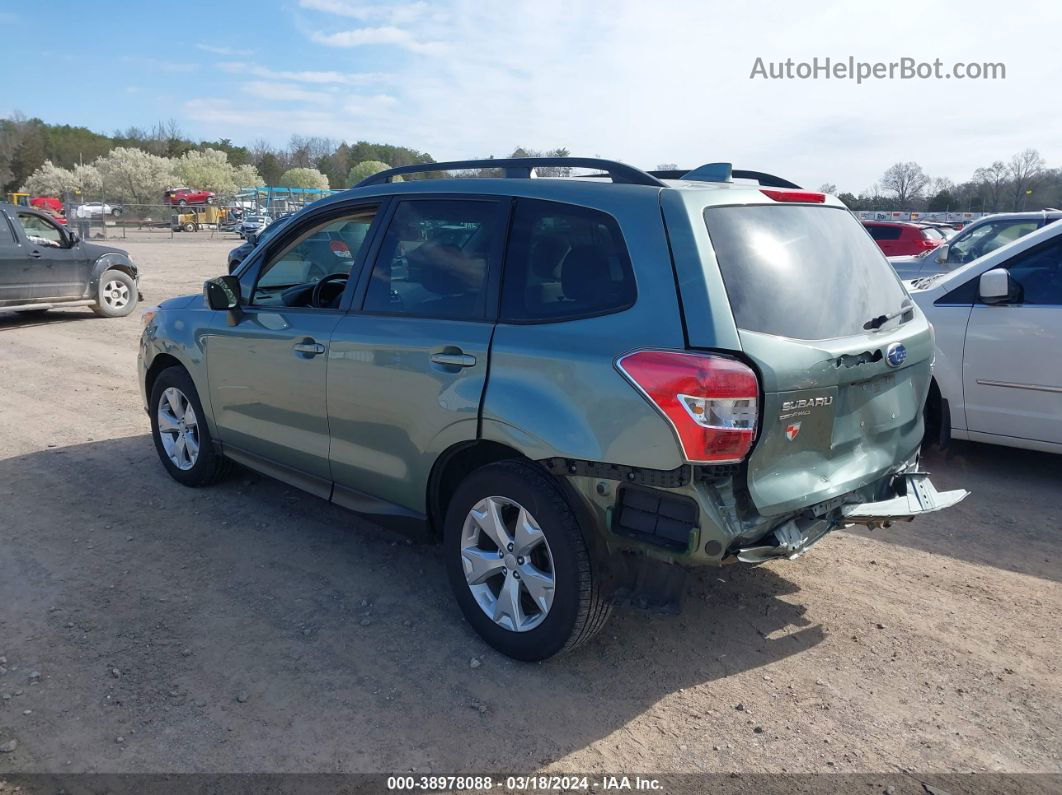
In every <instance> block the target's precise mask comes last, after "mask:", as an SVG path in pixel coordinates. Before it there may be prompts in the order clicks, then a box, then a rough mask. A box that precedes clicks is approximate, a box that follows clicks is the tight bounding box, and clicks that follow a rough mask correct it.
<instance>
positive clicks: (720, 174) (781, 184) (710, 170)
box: [648, 163, 800, 190]
mask: <svg viewBox="0 0 1062 795" xmlns="http://www.w3.org/2000/svg"><path fill="white" fill-rule="evenodd" d="M648 173H649V174H651V175H652V176H654V177H657V178H659V179H688V180H691V181H693V182H730V181H731V180H732V179H754V180H756V181H757V182H759V183H760V185H762V186H763V187H765V188H796V189H798V190H799V189H800V186H799V185H797V184H796V183H793V182H790V181H789V180H787V179H782V178H781V177H776V176H775V175H774V174H767V173H764V172H763V171H743V170H741V169H735V168H731V166H730V163H705V164H704V165H703V166H697V168H695V169H693V170H692V171H687V170H685V169H672V170H669V171H649V172H648Z"/></svg>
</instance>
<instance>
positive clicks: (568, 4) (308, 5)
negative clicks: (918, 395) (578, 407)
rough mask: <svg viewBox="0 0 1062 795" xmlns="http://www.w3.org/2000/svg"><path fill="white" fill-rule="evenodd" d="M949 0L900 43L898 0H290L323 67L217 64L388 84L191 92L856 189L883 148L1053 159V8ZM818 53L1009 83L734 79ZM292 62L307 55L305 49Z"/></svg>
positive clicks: (357, 128) (963, 175)
mask: <svg viewBox="0 0 1062 795" xmlns="http://www.w3.org/2000/svg"><path fill="white" fill-rule="evenodd" d="M963 8H964V13H963V14H962V15H955V14H953V13H952V12H951V11H950V10H949V8H947V7H945V6H937V5H932V4H930V5H927V6H925V7H920V8H919V12H918V15H917V24H911V25H908V26H906V27H905V28H904V37H903V39H902V40H898V39H897V38H896V37H895V36H892V35H888V34H889V31H891V30H892V27H895V26H894V25H893V22H894V21H895V20H894V19H893V17H894V16H895V15H893V16H890V15H889V14H888V13H883V11H882V7H881V5H880V4H876V5H875V4H873V3H871V4H866V3H864V4H851V3H841V2H833V3H828V4H827V3H823V4H816V5H813V6H807V5H797V4H793V3H791V2H780V1H779V0H765V2H762V3H757V4H754V5H737V4H728V5H721V4H717V3H707V2H704V0H671V2H667V3H653V4H648V3H644V2H640V1H636V0H614V2H611V3H609V4H607V5H603V4H600V3H588V2H581V1H580V0H509V1H508V2H505V3H486V2H482V0H446V1H445V2H433V3H431V4H427V3H417V2H407V3H396V4H390V3H388V4H385V3H383V2H376V3H362V2H358V1H357V0H301V10H300V11H299V14H300V15H303V16H300V17H299V18H298V25H299V29H300V30H304V31H305V35H306V37H307V38H308V39H309V40H311V41H313V42H315V43H317V44H322V45H327V46H328V47H330V48H334V49H329V50H325V49H323V48H315V49H313V50H312V52H314V53H317V55H316V56H315V57H317V58H322V56H320V53H325V55H324V56H323V58H326V59H327V60H326V61H325V65H326V68H327V70H325V71H284V70H282V69H279V68H277V69H273V68H269V67H264V66H260V65H247V64H233V65H225V66H224V67H223V68H225V69H227V70H228V71H230V72H232V73H234V74H243V75H247V76H248V77H249V78H255V79H257V80H262V81H277V82H281V83H286V84H291V83H299V84H304V87H305V86H310V85H314V84H317V85H320V86H342V87H350V88H352V89H355V90H361V91H369V92H372V91H373V89H374V87H379V86H384V85H386V96H387V97H388V99H386V100H384V99H380V96H383V95H376V96H369V97H363V96H358V95H354V94H355V93H356V91H352V92H350V94H343V95H342V102H341V103H339V104H334V105H329V104H327V103H323V102H321V101H320V100H319V99H316V98H314V97H313V96H311V95H313V94H315V93H317V92H316V91H309V92H308V96H307V97H306V98H305V99H304V100H295V99H289V100H285V101H287V102H289V103H294V104H296V105H297V106H298V107H295V108H294V109H284V110H279V109H275V108H273V107H271V106H270V105H269V104H268V102H267V101H266V100H264V99H263V100H262V101H261V102H256V103H254V104H253V105H252V106H250V107H247V108H241V107H239V106H237V105H233V104H231V103H222V104H218V103H217V101H212V100H193V102H192V103H189V105H190V112H192V113H195V114H198V115H197V118H199V119H201V120H202V119H206V118H213V119H222V118H228V119H230V123H232V124H241V125H243V127H244V128H254V127H258V128H259V129H262V130H271V131H274V132H275V135H276V137H277V138H278V139H280V140H282V139H284V138H286V137H287V135H288V134H290V133H291V132H300V133H303V134H318V135H328V136H331V137H344V138H347V139H348V140H351V139H354V140H356V139H361V138H367V139H372V140H382V141H389V142H394V143H399V144H404V145H407V146H412V147H415V148H417V149H421V150H425V151H428V152H430V153H431V154H432V155H434V156H435V157H436V158H439V159H456V158H462V157H471V156H476V155H487V154H491V153H493V154H507V153H508V152H510V151H511V150H512V149H513V147H515V146H516V145H523V146H529V147H535V148H541V149H546V148H552V147H555V146H567V147H568V148H569V149H571V151H572V152H573V153H574V154H578V155H588V156H589V155H601V156H604V157H615V158H618V159H621V160H625V161H627V162H631V163H633V164H635V165H639V166H643V167H653V166H655V165H656V164H657V163H663V162H675V163H678V164H680V165H681V166H694V165H697V164H700V163H705V162H711V161H719V160H730V161H733V162H734V163H735V165H736V166H738V167H743V168H750V169H757V170H763V171H769V172H773V173H776V174H779V175H780V176H784V177H788V178H790V179H793V180H795V181H796V182H798V183H801V184H805V185H809V186H813V187H814V186H817V185H819V184H820V183H823V182H834V183H837V184H838V185H839V186H840V188H841V189H842V190H853V191H856V192H858V191H859V190H861V189H863V188H864V187H867V186H869V185H870V184H871V183H873V182H874V181H876V180H877V179H879V177H880V175H881V174H882V172H883V171H884V170H885V169H886V168H887V167H888V166H889V165H891V164H892V163H894V162H896V161H898V160H915V161H918V162H919V163H921V165H922V166H923V167H924V168H925V169H926V171H927V172H928V173H930V174H931V175H932V176H948V177H951V178H953V179H956V180H964V179H967V178H969V176H970V175H971V174H972V172H973V169H974V168H976V167H977V166H980V165H983V164H986V163H989V162H991V161H992V160H995V159H1007V158H1008V157H1009V156H1010V155H1011V154H1013V153H1014V152H1016V151H1019V150H1021V149H1024V148H1025V147H1028V146H1032V147H1037V148H1039V149H1040V150H1041V153H1042V154H1043V155H1044V156H1045V157H1046V158H1047V160H1048V163H1049V165H1050V166H1052V167H1057V166H1058V165H1060V164H1062V108H1059V107H1058V104H1057V103H1053V102H1051V101H1050V96H1053V94H1052V93H1051V91H1050V87H1051V86H1054V85H1058V84H1060V83H1062V62H1060V61H1058V59H1053V58H1051V57H1050V53H1052V52H1054V51H1055V49H1056V44H1055V42H1054V38H1055V31H1057V30H1058V28H1059V25H1060V23H1062V6H1059V5H1057V4H1056V5H1054V6H1051V7H1045V8H1041V9H1039V10H1038V12H1037V13H1038V15H1039V18H1038V24H1037V25H1035V26H1030V25H1028V24H1027V21H1026V19H1025V18H1024V17H1023V16H1022V15H1020V14H1011V15H1008V14H1000V13H999V9H998V4H996V3H992V2H989V1H988V0H968V2H967V3H966V4H965V5H964V6H963ZM986 20H991V24H986ZM886 23H887V24H886ZM883 25H884V27H883ZM890 26H892V27H890ZM348 28H349V29H348ZM370 45H374V46H370ZM816 56H817V57H819V58H824V57H826V56H829V57H831V58H834V59H846V58H847V57H848V56H853V57H854V58H856V59H857V60H863V61H891V60H896V59H899V58H901V57H904V56H914V57H917V58H918V59H920V60H932V59H934V58H940V59H941V60H942V61H944V62H945V63H946V64H951V63H952V62H955V61H1002V62H1004V63H1006V65H1007V79H1006V80H1003V81H996V82H991V81H972V80H971V81H959V80H936V81H925V80H891V81H889V80H886V81H873V82H867V83H864V84H863V85H856V84H855V83H854V82H852V81H842V80H836V79H830V80H826V79H819V80H787V81H763V80H751V79H750V78H749V74H750V71H751V69H752V66H753V63H754V61H755V59H756V58H757V57H763V58H764V59H765V60H785V59H786V58H789V57H792V58H793V59H795V60H798V61H799V60H808V59H810V58H812V57H816ZM299 63H300V66H305V67H306V68H307V69H308V70H309V69H312V67H313V66H314V65H320V63H321V60H318V61H316V62H315V60H314V59H313V58H305V59H301V60H300V62H299ZM362 69H363V70H366V71H365V72H361V71H358V70H362ZM381 72H384V73H385V74H380V73H381ZM284 90H285V91H289V92H290V86H289V88H288V89H284ZM289 96H292V97H293V96H294V95H293V94H290V93H289ZM279 101H280V100H278V102H279ZM216 131H217V128H215V129H214V130H212V131H211V132H212V133H214V134H216ZM222 132H223V130H222Z"/></svg>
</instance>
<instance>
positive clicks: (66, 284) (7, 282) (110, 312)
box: [0, 204, 140, 317]
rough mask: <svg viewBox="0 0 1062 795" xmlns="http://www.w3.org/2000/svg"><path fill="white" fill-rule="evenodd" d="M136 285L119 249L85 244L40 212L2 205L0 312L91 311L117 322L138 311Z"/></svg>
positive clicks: (136, 275) (136, 274)
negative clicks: (61, 308) (76, 308)
mask: <svg viewBox="0 0 1062 795" xmlns="http://www.w3.org/2000/svg"><path fill="white" fill-rule="evenodd" d="M139 279H140V272H139V270H138V269H137V267H136V265H134V264H133V262H132V260H130V258H129V254H128V253H126V252H125V251H122V250H121V249H120V248H112V247H110V246H100V245H96V244H94V243H86V242H85V241H83V240H80V239H79V238H78V236H77V233H76V232H74V231H73V230H68V229H65V228H63V227H62V226H60V225H59V224H57V223H56V222H55V220H54V219H53V218H52V217H51V215H50V214H48V213H46V212H44V211H42V210H37V209H33V208H30V207H23V206H20V205H13V204H0V309H13V310H15V311H18V312H46V311H47V310H49V309H52V308H53V307H58V306H89V307H92V310H93V311H94V312H95V313H96V314H98V315H102V316H103V317H121V316H123V315H128V314H129V313H130V312H132V311H133V309H134V307H136V304H137V301H138V300H139V298H140V291H139Z"/></svg>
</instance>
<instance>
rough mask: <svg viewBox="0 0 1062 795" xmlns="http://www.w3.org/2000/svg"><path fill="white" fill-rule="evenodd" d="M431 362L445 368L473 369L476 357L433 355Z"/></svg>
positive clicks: (456, 354) (445, 354)
mask: <svg viewBox="0 0 1062 795" xmlns="http://www.w3.org/2000/svg"><path fill="white" fill-rule="evenodd" d="M431 360H432V361H433V362H434V363H435V364H442V365H446V366H447V367H475V366H476V357H475V356H470V355H469V354H467V353H433V354H432V355H431Z"/></svg>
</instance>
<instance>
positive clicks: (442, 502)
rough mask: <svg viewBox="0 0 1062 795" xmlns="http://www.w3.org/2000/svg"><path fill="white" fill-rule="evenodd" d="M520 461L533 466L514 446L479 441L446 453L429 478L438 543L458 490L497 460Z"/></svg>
mask: <svg viewBox="0 0 1062 795" xmlns="http://www.w3.org/2000/svg"><path fill="white" fill-rule="evenodd" d="M509 459H516V460H519V461H526V462H528V463H531V459H529V458H528V457H527V456H525V455H524V454H523V453H521V452H520V451H519V450H517V449H516V448H514V447H509V446H508V445H505V444H501V443H499V442H492V441H488V440H486V439H478V440H473V441H467V442H458V443H457V444H454V445H451V446H450V447H448V448H447V449H446V450H444V451H443V452H442V453H441V454H440V455H439V457H438V458H436V459H435V464H434V465H433V466H432V468H431V472H430V473H429V475H428V493H427V495H426V497H427V500H426V502H425V504H426V505H427V507H428V531H429V534H430V536H431V538H432V540H434V541H438V540H440V539H441V538H442V528H443V522H444V521H445V519H446V511H447V509H448V508H449V506H450V497H451V496H452V495H453V492H454V490H455V489H456V488H457V486H458V485H459V484H460V483H461V481H462V480H464V479H465V477H467V476H468V475H470V474H471V473H472V472H474V471H475V470H477V469H479V468H480V467H484V466H486V465H487V464H493V463H494V462H496V461H505V460H509Z"/></svg>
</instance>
